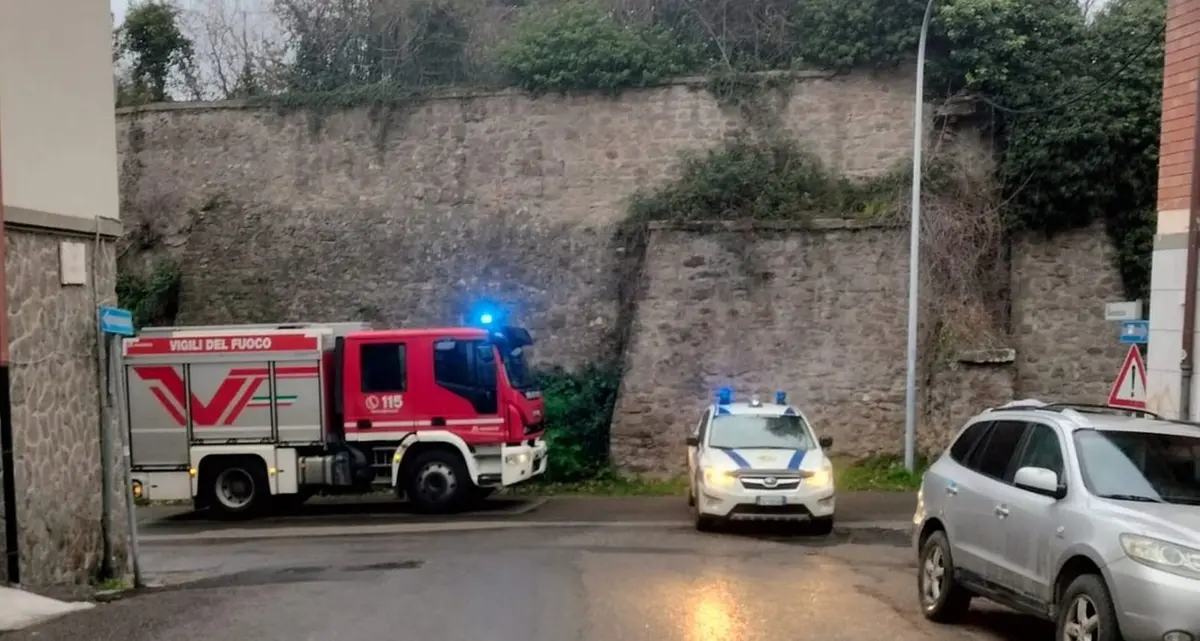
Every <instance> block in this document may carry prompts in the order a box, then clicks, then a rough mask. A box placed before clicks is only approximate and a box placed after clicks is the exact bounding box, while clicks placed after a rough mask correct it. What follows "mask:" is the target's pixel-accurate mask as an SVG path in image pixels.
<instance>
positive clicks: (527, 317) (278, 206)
mask: <svg viewBox="0 0 1200 641" xmlns="http://www.w3.org/2000/svg"><path fill="white" fill-rule="evenodd" d="M911 84H912V83H911V79H910V78H909V77H907V76H906V75H905V74H892V75H879V76H876V75H870V74H852V75H845V76H837V77H826V76H824V75H820V74H810V75H808V76H804V77H801V78H800V79H799V80H798V81H797V83H796V85H795V87H794V89H793V90H792V91H791V92H790V96H791V97H790V98H789V99H788V100H787V102H786V104H785V105H784V106H783V107H782V109H781V110H780V112H779V116H780V118H779V121H780V122H781V123H782V125H783V129H784V130H785V131H786V132H787V133H789V134H790V135H794V136H796V137H797V138H798V139H800V140H802V141H804V142H805V143H806V144H807V145H808V146H810V147H811V148H812V149H813V150H814V151H815V152H816V153H818V154H819V155H820V156H821V157H822V158H823V159H824V160H825V162H827V163H828V164H829V165H830V166H831V167H832V168H834V169H836V170H837V171H840V172H841V173H843V174H846V175H868V174H878V173H881V172H883V171H886V170H888V169H890V168H892V167H894V166H896V165H897V164H898V163H900V162H903V160H904V159H905V158H906V157H907V155H908V151H907V149H908V144H909V142H908V141H909V140H910V135H911V134H910V132H911V122H910V120H909V118H907V117H900V118H898V117H897V114H905V113H908V109H909V103H910V98H911V95H912V90H911ZM700 85H701V83H700V81H695V82H686V81H685V82H681V83H679V84H675V85H670V86H666V87H661V88H656V89H651V90H645V91H636V92H627V93H625V94H623V95H622V96H621V97H620V98H619V99H612V98H608V97H602V96H596V95H572V96H557V95H552V96H545V97H542V98H538V99H532V98H530V97H528V96H526V95H524V94H522V93H518V92H513V91H503V92H499V93H475V94H448V95H445V96H441V97H438V98H435V99H431V100H429V101H426V102H424V103H421V104H419V105H415V106H413V107H411V108H409V109H407V110H405V111H403V112H400V113H395V114H392V115H391V116H390V117H387V118H384V117H380V116H378V115H377V114H376V115H375V116H372V115H371V114H370V113H369V112H368V111H367V110H352V111H346V112H340V113H335V114H331V115H328V116H326V117H324V118H322V119H320V120H319V121H318V120H314V119H313V117H311V116H310V115H308V114H304V113H292V114H286V113H285V114H281V113H278V112H276V111H273V110H270V109H250V108H235V107H234V106H231V105H229V104H220V105H186V106H178V107H169V106H168V107H165V108H157V109H150V110H140V111H133V110H126V111H123V112H121V114H120V115H119V117H118V139H119V143H120V151H121V154H122V163H123V169H122V199H123V201H124V202H123V207H122V220H123V221H125V224H126V226H127V228H128V229H130V230H132V232H133V234H134V236H136V241H137V242H138V243H139V247H143V249H142V253H143V254H154V253H156V252H172V253H174V254H176V255H178V256H180V257H181V258H182V259H183V260H184V261H185V263H186V264H187V265H188V268H187V270H186V272H185V275H184V282H183V291H184V294H183V305H182V311H181V314H180V318H179V321H180V322H182V323H216V322H252V321H275V320H281V319H292V320H313V321H323V320H378V321H380V322H382V323H385V324H389V325H430V324H445V323H453V322H457V321H458V316H459V314H460V313H461V312H462V309H463V307H464V306H465V304H466V301H468V300H470V299H472V298H474V297H480V296H486V297H489V298H492V299H496V300H497V301H498V302H501V303H504V304H506V305H508V306H510V307H511V308H513V309H514V310H515V314H516V316H517V317H518V318H520V319H521V320H522V321H524V322H526V323H527V324H528V325H529V327H530V329H531V330H532V331H533V332H534V334H535V335H536V336H538V338H539V340H540V341H541V347H540V349H539V354H540V356H541V357H542V358H547V359H549V360H551V361H553V362H556V363H559V364H563V365H568V366H570V365H577V364H579V363H582V362H586V361H589V360H594V359H597V358H601V357H615V356H616V355H617V354H616V348H615V343H614V342H613V340H612V337H613V336H614V333H615V332H617V331H618V326H619V325H620V321H619V320H618V317H619V316H620V314H621V308H620V305H619V304H618V301H619V299H620V295H621V292H620V278H619V277H617V274H618V273H619V272H620V270H621V268H622V266H623V265H625V264H626V263H627V261H626V260H625V259H626V253H625V247H624V246H623V245H622V244H621V243H619V242H614V233H615V231H616V229H617V227H618V225H619V224H620V222H621V221H622V220H623V219H624V218H625V215H626V211H627V205H628V199H629V197H630V195H632V194H633V193H634V191H635V190H636V189H637V188H639V187H642V186H648V185H653V184H657V183H659V182H661V181H662V180H663V179H664V178H665V177H667V176H669V175H670V174H671V173H672V171H673V169H674V167H675V165H676V161H677V160H678V157H679V154H680V153H681V152H684V151H687V150H698V149H705V148H708V147H711V146H713V145H714V144H716V143H717V142H718V141H720V140H721V139H722V138H723V137H724V136H725V135H726V134H728V133H730V132H732V131H733V130H735V129H738V128H742V127H744V126H747V122H746V119H745V118H743V117H742V114H741V112H740V111H739V109H737V108H723V107H722V106H721V105H720V104H719V103H718V101H717V100H715V99H714V98H713V97H712V96H711V95H710V94H709V93H708V92H707V91H705V90H704V89H703V88H702V86H700ZM128 258H130V259H132V258H133V257H132V256H131V257H128Z"/></svg>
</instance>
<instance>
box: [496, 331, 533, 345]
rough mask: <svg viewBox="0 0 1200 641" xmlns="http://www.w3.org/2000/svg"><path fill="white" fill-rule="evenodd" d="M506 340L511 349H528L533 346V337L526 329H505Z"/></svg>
mask: <svg viewBox="0 0 1200 641" xmlns="http://www.w3.org/2000/svg"><path fill="white" fill-rule="evenodd" d="M503 334H504V340H505V342H507V343H508V344H509V346H510V347H526V346H528V345H533V336H532V335H530V334H529V330H527V329H525V328H524V327H505V328H504V331H503Z"/></svg>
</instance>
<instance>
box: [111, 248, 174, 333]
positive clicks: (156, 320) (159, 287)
mask: <svg viewBox="0 0 1200 641" xmlns="http://www.w3.org/2000/svg"><path fill="white" fill-rule="evenodd" d="M182 280H183V274H182V272H181V271H180V269H179V265H178V264H177V263H175V262H174V261H171V260H162V261H159V262H158V263H157V264H155V266H154V268H153V269H152V270H151V271H150V273H149V275H141V274H136V273H131V272H128V271H125V272H119V273H118V274H117V304H118V305H120V306H121V307H124V308H125V309H128V310H129V311H131V312H133V324H134V326H136V327H147V326H162V325H170V324H172V323H174V322H175V314H176V313H178V311H179V289H180V283H181V281H182Z"/></svg>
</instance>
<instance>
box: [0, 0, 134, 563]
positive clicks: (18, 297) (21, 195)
mask: <svg viewBox="0 0 1200 641" xmlns="http://www.w3.org/2000/svg"><path fill="white" fill-rule="evenodd" d="M110 20H111V17H110V14H109V8H108V6H107V4H106V3H103V2H97V1H96V0H3V1H2V2H0V202H2V203H3V208H2V212H3V220H4V226H3V229H4V235H5V237H6V243H5V245H4V249H5V256H4V258H5V260H4V266H5V270H6V273H5V278H6V280H5V284H6V291H7V301H6V308H7V309H6V312H7V313H6V315H0V320H7V327H6V328H5V329H6V331H7V336H8V342H7V347H8V350H3V347H2V345H3V340H0V365H2V364H4V363H3V361H5V360H7V365H8V371H9V375H10V378H11V382H10V390H11V411H12V420H11V430H10V431H11V434H12V445H13V447H12V456H11V460H12V461H13V462H14V463H13V464H12V466H11V468H10V469H9V470H8V472H11V474H9V473H5V474H4V477H9V478H12V479H14V480H15V488H13V490H12V491H10V492H8V493H7V494H8V496H15V497H16V498H15V501H10V502H9V504H8V505H4V509H3V510H0V519H5V518H7V520H8V523H5V524H4V525H5V526H6V527H5V528H4V529H6V530H8V529H12V530H15V532H16V534H17V536H16V541H15V542H16V546H15V547H16V549H17V555H16V556H17V558H19V561H20V565H19V571H20V577H19V578H20V581H21V582H22V583H25V584H31V585H38V584H53V583H69V582H83V581H86V580H87V579H89V578H90V577H91V576H94V575H95V574H96V572H97V571H98V570H99V569H100V566H101V563H102V557H103V552H102V551H103V549H104V547H105V546H104V543H103V540H104V537H103V535H102V528H101V521H102V519H101V504H102V501H101V491H100V488H101V487H102V485H103V484H102V483H101V473H100V470H101V456H100V419H99V416H100V404H101V402H102V398H103V396H104V395H102V394H101V393H100V386H99V385H98V379H99V376H98V373H97V372H98V371H99V370H98V362H97V347H96V346H97V305H103V304H109V305H112V304H115V299H116V296H115V293H114V287H115V281H116V266H115V264H116V253H115V243H116V239H117V237H118V235H119V234H120V230H121V226H120V222H119V220H118V206H119V199H118V195H117V152H116V131H115V124H114V113H113V76H112V63H111V61H112V54H111V47H112V31H111V22H110ZM5 316H6V318H5ZM3 336H4V332H0V339H2V338H3ZM4 351H7V352H8V353H7V354H4V353H3V352H4ZM5 356H7V359H5V358H4V357H5ZM3 404H4V402H3V396H2V395H0V418H2V417H3V407H2V406H3ZM118 447H119V446H118ZM6 460H9V457H7V456H6V457H5V458H4V459H0V465H2V464H3V461H6ZM116 460H118V461H119V460H120V459H119V458H118V459H116ZM114 467H115V468H116V469H119V466H114ZM112 480H113V481H116V480H118V477H116V475H115V474H114V478H113V479H112ZM110 485H111V486H112V487H113V491H114V494H115V495H117V494H119V493H120V492H121V491H122V490H123V487H122V486H121V485H120V483H115V484H113V483H110ZM3 497H4V495H0V501H4V498H3ZM114 503H115V504H116V505H117V506H118V512H117V513H116V514H114V515H113V518H112V521H113V524H114V528H117V529H119V531H114V532H113V533H112V534H111V536H110V537H109V539H110V541H113V543H112V545H111V547H112V548H113V555H114V559H116V561H115V563H116V564H117V566H118V567H121V566H122V565H123V563H124V558H125V553H124V550H125V544H124V529H123V528H120V526H121V525H123V524H124V513H123V512H120V511H119V509H120V506H121V501H115V502H114ZM14 507H15V514H14V510H13V508H14ZM13 516H15V517H16V518H15V521H16V524H17V527H16V528H9V527H7V526H11V521H12V520H13V519H12V517H13ZM12 547H13V546H12V541H11V537H5V538H0V552H3V553H4V556H5V558H8V557H10V556H11V552H12ZM6 567H8V564H6V563H3V562H0V580H10V581H11V580H12V579H13V578H14V577H11V576H9V575H8V574H7V573H6Z"/></svg>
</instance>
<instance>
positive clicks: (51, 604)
mask: <svg viewBox="0 0 1200 641" xmlns="http://www.w3.org/2000/svg"><path fill="white" fill-rule="evenodd" d="M93 607H95V604H93V603H68V602H65V601H56V600H54V599H48V598H46V597H44V596H38V595H36V594H34V593H32V592H26V591H24V590H18V589H16V588H6V587H4V586H0V632H12V631H13V630H20V629H22V628H27V627H29V626H31V625H34V624H35V623H41V622H43V621H49V620H50V619H54V618H57V617H60V616H62V615H64V614H68V613H70V612H77V611H79V610H87V609H88V608H93Z"/></svg>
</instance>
